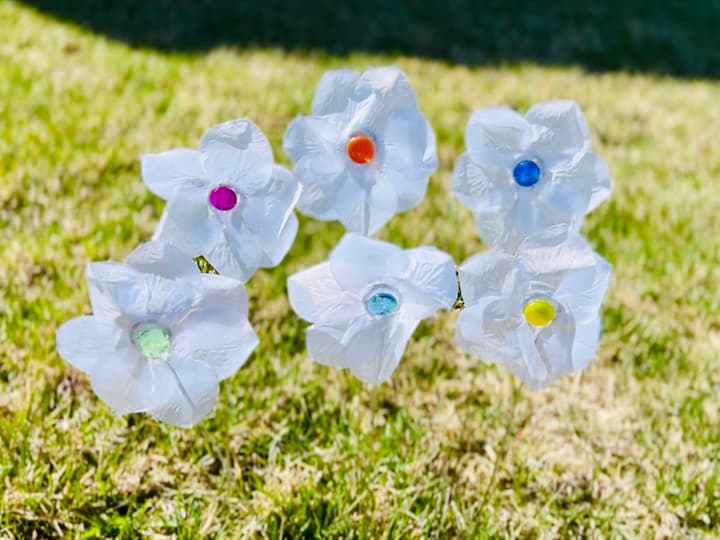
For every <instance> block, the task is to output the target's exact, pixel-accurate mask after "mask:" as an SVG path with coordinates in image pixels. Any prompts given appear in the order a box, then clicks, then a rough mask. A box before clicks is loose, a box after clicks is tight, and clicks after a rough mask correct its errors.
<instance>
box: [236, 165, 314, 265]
mask: <svg viewBox="0 0 720 540" xmlns="http://www.w3.org/2000/svg"><path fill="white" fill-rule="evenodd" d="M300 191H301V187H300V184H299V183H298V182H297V180H296V178H295V177H294V176H293V175H292V173H291V172H290V171H288V170H287V169H286V168H284V167H279V166H276V167H274V168H273V175H272V179H271V181H270V183H269V184H268V185H267V186H265V187H264V188H263V189H261V190H259V191H257V192H256V193H255V194H254V195H253V196H251V197H249V198H248V199H247V201H246V202H245V204H244V206H243V209H242V221H243V223H244V224H245V225H246V226H247V227H248V228H249V229H250V230H252V231H253V233H254V234H255V235H256V236H257V237H258V238H259V240H260V244H261V246H262V250H263V252H264V254H265V255H266V259H267V261H263V263H268V264H262V266H275V265H277V264H279V263H280V261H281V260H282V259H283V258H284V257H285V254H286V253H287V251H288V250H289V249H290V246H291V245H292V243H293V241H294V240H295V234H296V233H297V218H295V215H294V213H293V210H294V208H295V205H296V204H297V201H298V199H299V197H300Z"/></svg>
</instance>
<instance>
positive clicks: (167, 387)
mask: <svg viewBox="0 0 720 540" xmlns="http://www.w3.org/2000/svg"><path fill="white" fill-rule="evenodd" d="M150 371H151V374H152V392H151V393H150V396H149V400H148V412H149V413H150V414H152V415H153V416H155V417H156V418H158V419H159V420H162V421H163V422H167V423H168V424H171V425H174V426H178V427H190V426H192V425H194V424H196V423H197V422H199V421H200V420H202V419H203V418H205V417H206V416H207V415H208V414H209V413H210V411H211V410H212V408H213V405H214V404H215V400H216V399H217V394H218V383H217V377H216V374H215V371H214V370H213V368H212V367H210V366H209V365H207V364H205V363H204V362H200V361H196V360H194V359H192V358H173V359H172V360H171V361H170V362H165V361H150Z"/></svg>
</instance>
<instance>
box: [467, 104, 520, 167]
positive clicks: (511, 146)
mask: <svg viewBox="0 0 720 540" xmlns="http://www.w3.org/2000/svg"><path fill="white" fill-rule="evenodd" d="M531 140H532V131H531V129H530V125H529V124H528V122H527V121H526V120H525V119H524V118H523V117H522V116H521V115H520V114H518V113H517V112H515V111H513V110H512V109H509V108H507V107H491V108H488V109H483V110H480V111H475V112H474V113H473V114H472V116H471V117H470V120H469V122H468V124H467V127H466V128H465V144H466V145H467V149H468V152H469V153H470V155H471V156H472V157H473V159H474V160H475V161H477V162H479V163H483V164H488V165H497V166H500V167H511V166H512V165H513V164H514V160H515V159H516V158H517V157H518V156H519V155H521V154H523V153H525V152H526V151H527V149H528V147H529V145H530V142H531Z"/></svg>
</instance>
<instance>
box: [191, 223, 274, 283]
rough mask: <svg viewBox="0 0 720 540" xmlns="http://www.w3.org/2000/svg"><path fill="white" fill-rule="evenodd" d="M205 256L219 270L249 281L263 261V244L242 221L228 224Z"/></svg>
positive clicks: (208, 247) (210, 245)
mask: <svg viewBox="0 0 720 540" xmlns="http://www.w3.org/2000/svg"><path fill="white" fill-rule="evenodd" d="M204 255H205V258H206V259H207V260H208V261H209V262H210V264H212V265H213V266H214V267H215V268H216V269H217V271H218V272H220V273H221V274H225V275H228V276H230V277H232V278H235V279H239V280H240V281H243V282H244V281H247V280H248V279H250V278H251V277H252V275H253V274H254V273H255V272H256V271H257V269H258V268H260V266H261V265H262V262H263V249H262V244H261V243H260V240H259V238H258V237H257V236H255V235H254V234H253V232H252V231H251V230H250V229H248V228H247V227H245V226H243V225H242V223H235V224H230V225H226V227H224V228H223V230H222V231H221V232H220V234H218V235H217V236H216V237H215V238H213V239H212V241H211V243H210V244H209V245H208V246H207V248H206V252H205V253H204Z"/></svg>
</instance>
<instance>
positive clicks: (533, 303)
mask: <svg viewBox="0 0 720 540" xmlns="http://www.w3.org/2000/svg"><path fill="white" fill-rule="evenodd" d="M610 273H611V267H610V265H609V264H608V262H607V261H606V260H605V259H603V258H602V257H601V256H599V255H597V254H596V253H595V252H594V251H593V250H592V248H591V247H590V246H589V245H588V243H587V242H586V241H585V239H583V238H582V237H581V236H580V235H579V234H578V233H577V232H574V231H572V230H570V229H568V227H567V226H566V225H557V226H554V227H551V228H549V229H546V230H545V231H543V232H541V233H539V234H536V235H534V236H531V237H530V238H528V239H526V240H525V241H524V242H522V243H521V244H520V246H519V247H518V249H517V251H516V252H515V253H514V254H510V253H505V252H500V251H487V252H484V253H480V254H479V255H475V256H474V257H471V258H470V259H469V260H468V261H466V262H465V263H463V264H462V265H461V266H460V268H459V277H460V290H461V291H462V296H463V300H464V302H465V309H464V310H463V311H462V312H461V313H460V317H459V319H458V326H457V335H456V340H457V343H458V344H459V345H460V347H462V348H463V349H465V350H466V351H468V352H469V353H471V354H474V355H476V356H479V357H480V358H482V359H483V360H486V361H490V362H499V363H503V364H505V365H506V366H507V367H508V368H509V369H510V370H511V371H512V372H513V373H515V375H517V376H518V377H520V378H521V379H522V380H523V381H524V382H525V383H526V384H527V385H528V386H530V388H532V389H537V388H542V387H544V386H548V385H549V384H551V383H553V382H554V381H555V380H557V379H558V378H560V377H562V376H564V375H567V374H570V373H573V372H577V371H580V370H581V369H583V368H584V367H585V366H587V365H588V363H590V361H591V360H592V358H593V357H594V356H595V352H596V351H597V347H598V342H599V338H600V322H601V320H600V308H601V305H602V301H603V298H604V296H605V293H606V291H607V288H608V283H609V279H610Z"/></svg>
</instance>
